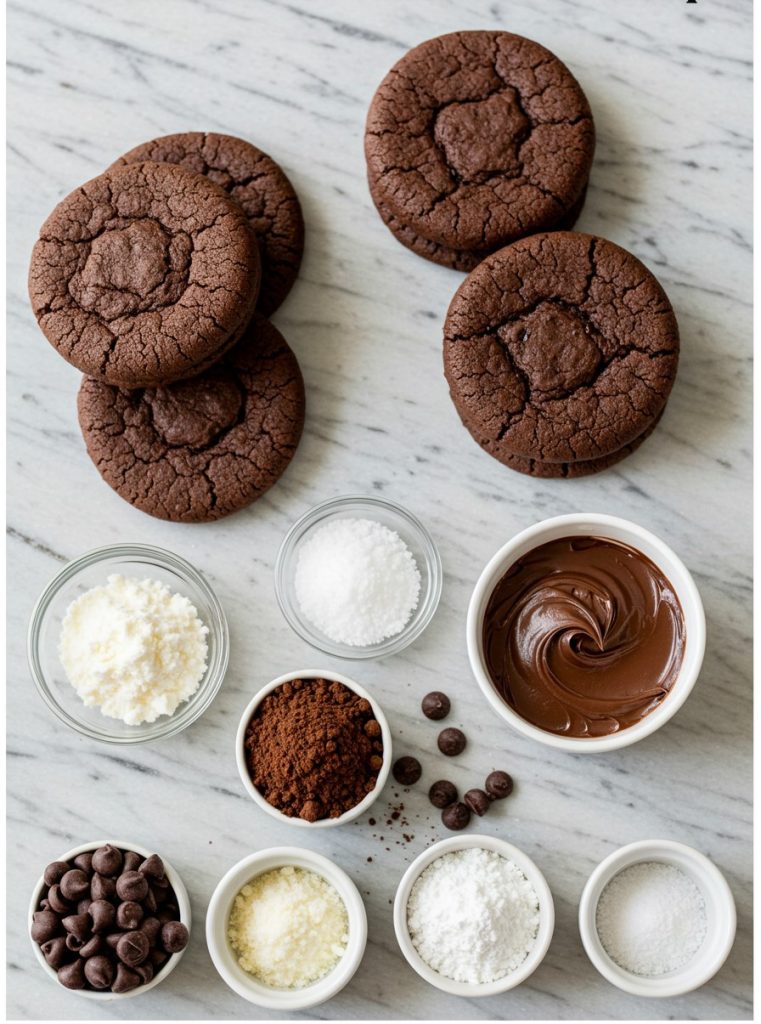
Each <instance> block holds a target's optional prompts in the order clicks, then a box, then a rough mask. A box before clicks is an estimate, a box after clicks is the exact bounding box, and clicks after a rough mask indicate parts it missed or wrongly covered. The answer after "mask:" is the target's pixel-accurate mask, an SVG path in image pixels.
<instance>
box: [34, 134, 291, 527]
mask: <svg viewBox="0 0 761 1024" xmlns="http://www.w3.org/2000/svg"><path fill="white" fill-rule="evenodd" d="M303 244H304V224H303V219H302V216H301V209H300V206H299V201H298V198H297V196H296V193H295V192H294V190H293V187H292V185H291V183H290V182H289V181H288V178H287V177H286V175H285V174H284V173H283V171H282V170H281V169H280V167H279V166H278V165H277V164H276V163H275V162H274V160H272V159H271V158H270V157H269V156H267V155H266V154H265V153H263V152H262V151H261V150H259V149H257V148H256V147H255V146H252V145H251V144H250V143H248V142H244V141H243V140H241V139H236V138H233V137H231V136H226V135H216V134H206V133H201V132H192V133H185V134H180V135H169V136H165V137H164V138H161V139H156V140H154V141H152V142H148V143H146V144H144V145H142V146H138V147H137V148H136V149H133V150H131V151H130V152H129V153H126V154H125V155H124V156H122V157H120V158H119V159H118V160H117V161H116V163H114V164H113V165H112V166H111V167H110V168H109V169H108V170H107V171H106V172H105V173H104V174H102V175H100V176H99V177H97V178H94V179H92V180H91V181H89V182H87V183H86V184H85V185H83V186H81V187H80V188H78V189H77V190H76V191H75V192H72V193H71V195H69V196H67V198H65V199H64V200H63V201H62V202H61V203H59V205H58V206H57V207H56V209H55V210H54V211H53V213H52V214H51V215H50V217H48V219H47V221H46V222H45V224H43V226H42V229H41V231H40V238H39V241H38V242H37V243H36V245H35V247H34V251H33V253H32V260H31V266H30V271H29V294H30V297H31V301H32V307H33V309H34V313H35V315H36V317H37V320H38V323H39V324H40V327H41V329H42V331H43V332H44V334H45V335H46V337H47V338H48V340H49V341H50V342H51V343H52V345H53V346H54V347H55V348H56V349H57V350H58V352H59V353H60V354H61V355H62V356H63V357H64V358H65V359H67V360H68V361H69V362H70V363H72V364H73V365H74V366H76V367H77V368H78V369H79V370H81V371H82V373H83V374H85V377H84V380H83V381H82V385H81V388H80V392H79V400H78V405H79V420H80V425H81V428H82V432H83V434H84V438H85V443H86V445H87V450H88V452H89V453H90V456H91V457H92V459H93V461H94V462H95V464H96V466H97V467H98V469H99V471H100V473H101V475H102V476H103V477H104V479H105V480H106V481H107V482H108V483H109V484H110V485H111V486H112V487H113V488H114V489H115V490H116V491H117V492H118V493H119V494H120V495H121V496H122V497H124V498H125V499H126V500H127V501H129V502H131V503H132V504H133V505H135V506H136V507H137V508H140V509H142V510H143V511H144V512H148V513H149V514H151V515H154V516H158V517H159V518H162V519H169V520H174V521H180V522H200V521H206V520H212V519H219V518H221V517H222V516H225V515H228V514H229V513H231V512H234V511H236V510H237V509H240V508H242V507H243V506H245V505H247V504H249V503H250V502H252V501H254V500H256V499H257V498H258V497H260V496H261V495H262V494H263V493H264V492H265V491H266V490H267V489H268V488H269V487H270V486H271V485H272V484H273V483H275V481H276V480H277V479H278V478H279V477H280V475H281V474H282V473H283V471H284V470H285V468H286V467H287V465H288V464H289V462H290V460H291V458H292V457H293V454H294V452H295V450H296V446H297V445H298V442H299V439H300V437H301V432H302V429H303V424H304V404H305V399H304V384H303V380H302V376H301V371H300V369H299V366H298V363H297V361H296V357H295V356H294V354H293V352H292V351H291V350H290V348H289V347H288V345H287V343H286V341H285V340H284V338H283V337H282V336H281V335H280V333H279V332H278V331H277V329H276V328H275V327H274V326H273V325H272V324H271V323H270V322H269V320H267V319H265V317H266V316H269V315H271V314H272V313H273V312H274V311H275V310H276V309H277V308H278V307H279V305H280V303H281V302H282V301H283V299H284V298H285V297H286V295H287V294H288V292H289V290H290V288H291V286H292V284H293V282H294V280H295V278H296V275H297V273H298V269H299V265H300V262H301V255H302V251H303Z"/></svg>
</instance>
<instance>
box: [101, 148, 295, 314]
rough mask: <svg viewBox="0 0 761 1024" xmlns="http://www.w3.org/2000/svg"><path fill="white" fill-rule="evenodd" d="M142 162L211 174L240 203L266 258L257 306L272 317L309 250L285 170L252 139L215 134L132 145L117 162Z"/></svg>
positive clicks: (212, 178) (209, 175) (263, 264)
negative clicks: (245, 140) (164, 164)
mask: <svg viewBox="0 0 761 1024" xmlns="http://www.w3.org/2000/svg"><path fill="white" fill-rule="evenodd" d="M140 160H158V161H165V162H166V163H170V164H181V165H182V166H183V167H185V168H187V169H188V170H190V171H195V173H196V174H204V175H206V177H207V178H211V180H212V181H214V182H216V183H217V185H220V186H221V187H222V188H223V189H224V190H225V192H227V193H228V195H230V196H232V197H233V199H235V200H237V202H239V203H240V205H241V206H242V207H243V209H244V211H245V213H246V216H247V217H248V219H249V222H250V224H251V227H252V228H253V229H254V234H255V235H256V238H257V241H258V242H259V253H260V255H261V258H262V287H261V291H260V293H259V302H258V304H257V310H258V312H259V313H262V314H263V315H264V316H271V314H272V313H274V312H275V310H276V309H277V308H278V306H279V305H280V303H281V302H282V301H283V299H284V298H285V297H286V295H287V294H288V292H289V291H290V290H291V286H292V284H293V282H294V281H295V280H296V275H297V274H298V271H299V266H300V264H301V257H302V254H303V251H304V219H303V217H302V215H301V206H300V205H299V200H298V197H297V195H296V193H295V191H294V188H293V185H291V183H290V181H289V180H288V178H287V177H286V176H285V173H284V172H283V170H282V168H280V167H279V166H278V164H276V163H275V161H274V160H273V159H272V157H269V156H267V154H266V153H263V152H262V151H261V150H260V149H257V148H256V146H252V145H251V143H250V142H244V141H243V139H236V138H235V137H234V136H232V135H218V134H217V133H215V132H181V133H179V134H177V135H164V136H163V137H162V138H160V139H154V140H153V141H152V142H144V143H143V144H142V145H141V146H136V147H135V148H134V149H131V150H130V151H129V153H125V154H124V156H121V157H119V159H118V160H117V161H116V163H115V164H114V165H113V166H114V167H118V166H123V165H125V164H132V163H135V162H136V161H140Z"/></svg>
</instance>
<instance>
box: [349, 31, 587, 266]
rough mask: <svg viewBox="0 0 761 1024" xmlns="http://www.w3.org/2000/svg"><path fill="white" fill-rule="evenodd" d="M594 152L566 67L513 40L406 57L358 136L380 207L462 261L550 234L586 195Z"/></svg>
mask: <svg viewBox="0 0 761 1024" xmlns="http://www.w3.org/2000/svg"><path fill="white" fill-rule="evenodd" d="M594 143H595V133H594V124H593V121H592V114H591V111H590V109H589V104H588V102H587V100H586V97H585V96H584V93H583V92H582V90H581V87H580V86H579V84H578V82H577V81H576V79H575V78H574V77H573V75H572V74H571V72H570V71H569V70H568V68H566V66H565V65H564V64H563V63H562V62H561V61H560V60H558V58H557V57H555V56H554V54H552V53H550V51H549V50H546V49H545V48H544V47H543V46H540V45H539V44H538V43H534V42H532V41H531V40H529V39H524V38H523V37H522V36H517V35H513V34H512V33H509V32H485V31H474V32H453V33H450V34H449V35H444V36H438V37H437V38H435V39H430V40H428V41H427V42H425V43H421V44H420V45H419V46H416V47H415V48H414V49H413V50H410V52H409V53H407V54H405V56H404V57H402V59H401V60H400V61H398V63H397V64H396V65H395V66H394V67H393V68H392V69H391V71H390V72H389V73H388V74H387V75H386V77H385V79H384V80H383V82H382V83H381V85H380V86H379V88H378V90H377V92H376V94H375V96H374V97H373V100H372V103H371V105H370V110H369V112H368V117H367V124H366V129H365V155H366V158H367V166H368V176H369V178H370V180H371V182H372V186H371V188H372V190H373V191H374V198H375V201H376V204H378V203H380V204H382V205H383V206H384V207H385V208H386V209H387V210H388V211H389V212H390V214H392V215H393V216H394V217H395V218H396V219H397V220H398V221H399V223H400V224H403V225H404V226H405V227H406V228H408V229H409V230H410V231H412V232H413V234H415V235H419V236H421V237H422V238H424V239H428V240H430V241H431V242H434V243H436V244H438V245H441V246H444V247H446V248H447V249H455V250H468V251H472V250H475V251H479V250H480V251H493V250H494V249H495V248H497V247H499V246H500V245H504V244H506V243H507V242H510V241H512V240H514V239H517V238H521V237H523V236H525V235H528V234H532V233H534V232H538V231H546V230H550V229H552V228H554V227H556V226H557V225H558V223H559V222H561V221H562V220H563V218H564V217H566V216H567V215H568V213H569V211H571V210H572V208H573V207H574V205H575V204H576V203H577V202H578V200H579V198H580V197H581V195H582V193H583V191H584V189H585V187H586V184H587V181H588V178H589V169H590V167H591V164H592V157H593V155H594Z"/></svg>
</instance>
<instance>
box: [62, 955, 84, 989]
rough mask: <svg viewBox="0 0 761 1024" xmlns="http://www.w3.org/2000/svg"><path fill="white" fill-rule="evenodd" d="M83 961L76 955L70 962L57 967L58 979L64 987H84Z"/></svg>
mask: <svg viewBox="0 0 761 1024" xmlns="http://www.w3.org/2000/svg"><path fill="white" fill-rule="evenodd" d="M85 962H86V961H84V960H81V959H80V958H79V957H77V959H76V960H73V961H72V962H71V963H70V964H64V965H63V967H59V968H58V980H59V981H60V983H61V984H62V985H64V986H65V987H66V988H84V987H85Z"/></svg>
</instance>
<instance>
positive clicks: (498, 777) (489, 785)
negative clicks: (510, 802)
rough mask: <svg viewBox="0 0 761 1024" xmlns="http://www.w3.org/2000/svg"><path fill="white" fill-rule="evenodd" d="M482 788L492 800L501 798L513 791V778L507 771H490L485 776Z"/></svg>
mask: <svg viewBox="0 0 761 1024" xmlns="http://www.w3.org/2000/svg"><path fill="white" fill-rule="evenodd" d="M484 789H485V790H486V792H487V793H488V794H489V796H490V797H491V798H492V800H503V799H504V798H505V797H506V796H510V794H511V793H512V791H513V779H512V776H511V775H508V774H507V772H491V773H490V774H489V775H487V776H486V782H485V783H484Z"/></svg>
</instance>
